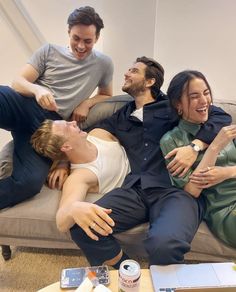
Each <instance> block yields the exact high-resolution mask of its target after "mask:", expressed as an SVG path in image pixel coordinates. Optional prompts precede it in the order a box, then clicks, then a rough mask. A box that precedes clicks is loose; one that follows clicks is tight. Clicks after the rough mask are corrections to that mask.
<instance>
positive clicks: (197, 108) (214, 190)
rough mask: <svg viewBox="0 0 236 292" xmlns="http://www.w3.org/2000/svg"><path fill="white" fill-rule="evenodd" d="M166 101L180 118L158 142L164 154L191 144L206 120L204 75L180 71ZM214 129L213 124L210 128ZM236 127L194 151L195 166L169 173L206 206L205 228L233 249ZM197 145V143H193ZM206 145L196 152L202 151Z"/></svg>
mask: <svg viewBox="0 0 236 292" xmlns="http://www.w3.org/2000/svg"><path fill="white" fill-rule="evenodd" d="M167 93H168V96H169V98H170V102H171V104H172V106H173V108H174V109H175V110H177V112H178V113H179V115H180V116H181V118H182V119H181V120H180V122H179V125H178V126H177V127H175V128H174V129H173V130H171V131H170V132H168V133H166V134H165V135H164V136H163V137H162V139H161V149H162V152H163V154H164V155H167V154H168V153H169V152H170V151H172V150H173V149H175V148H177V147H181V146H184V145H191V144H192V145H193V143H192V140H193V139H194V137H195V135H196V133H197V132H198V131H199V129H200V127H201V124H204V123H205V122H207V120H208V112H209V111H210V110H211V102H212V95H211V89H210V86H209V84H208V82H207V80H206V78H205V76H204V75H203V74H202V73H200V72H198V71H183V72H180V73H179V74H177V75H176V76H175V77H174V78H173V79H172V81H171V82H170V85H169V88H168V90H167ZM212 126H214V125H212ZM235 138H236V125H231V126H227V127H224V128H222V129H221V131H220V132H219V134H218V135H217V136H216V138H215V139H214V140H213V142H212V143H211V144H210V145H209V147H208V149H207V150H206V151H205V153H204V151H199V149H198V150H196V146H197V145H194V146H193V147H192V149H193V152H195V156H196V163H195V164H193V166H192V169H190V170H189V171H188V172H187V173H186V174H185V175H182V176H175V175H173V174H172V173H170V177H171V180H172V184H173V185H175V186H177V187H179V188H183V189H184V190H185V191H187V192H188V193H190V194H191V195H192V196H193V197H196V198H197V197H199V196H200V195H201V194H202V195H203V196H202V197H200V200H202V199H204V200H205V203H206V207H207V208H206V215H205V219H206V221H207V224H208V226H209V227H210V228H211V230H212V231H213V232H214V234H215V235H217V236H218V237H219V238H220V239H222V240H223V241H224V242H226V243H227V244H230V245H232V246H234V247H236V233H235V232H232V230H235V228H236V216H235V211H236V192H235V190H236V145H235V142H234V141H233V139H235ZM197 142H198V143H200V142H201V141H197ZM206 146H207V145H206V144H205V145H204V147H203V148H201V149H200V150H203V149H205V148H206Z"/></svg>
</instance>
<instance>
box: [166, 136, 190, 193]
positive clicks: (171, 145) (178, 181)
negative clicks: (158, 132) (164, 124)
mask: <svg viewBox="0 0 236 292" xmlns="http://www.w3.org/2000/svg"><path fill="white" fill-rule="evenodd" d="M171 133H172V131H169V132H167V133H166V134H165V135H164V136H163V137H162V138H161V141H160V147H161V151H162V153H163V156H164V157H165V156H166V155H167V154H168V153H169V152H170V151H171V150H173V149H175V148H177V147H179V146H178V145H177V143H176V142H175V139H174V138H173V137H172V134H171ZM172 159H173V158H171V159H165V162H166V165H167V164H168V163H169V162H171V160H172ZM191 173H192V170H189V171H188V172H187V174H186V175H185V176H183V177H178V176H172V175H171V173H170V172H169V176H170V180H171V183H172V185H173V186H176V187H177V188H181V189H183V188H184V186H185V185H186V184H187V183H188V181H189V176H190V174H191Z"/></svg>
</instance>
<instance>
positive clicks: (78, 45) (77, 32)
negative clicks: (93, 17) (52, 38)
mask: <svg viewBox="0 0 236 292" xmlns="http://www.w3.org/2000/svg"><path fill="white" fill-rule="evenodd" d="M69 37H70V48H71V51H72V53H73V54H74V56H75V58H76V59H78V60H83V59H85V58H86V57H87V56H88V55H89V54H90V53H91V51H92V49H93V46H94V44H95V43H96V42H97V40H98V36H97V35H96V27H95V25H93V24H91V25H83V24H77V25H74V26H72V28H71V29H70V30H69Z"/></svg>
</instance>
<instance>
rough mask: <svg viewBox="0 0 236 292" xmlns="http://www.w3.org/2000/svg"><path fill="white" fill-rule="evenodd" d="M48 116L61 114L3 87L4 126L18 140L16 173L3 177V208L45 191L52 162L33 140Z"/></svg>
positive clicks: (0, 101) (0, 118) (1, 125)
mask: <svg viewBox="0 0 236 292" xmlns="http://www.w3.org/2000/svg"><path fill="white" fill-rule="evenodd" d="M45 119H52V120H58V119H61V117H60V116H59V115H58V114H57V113H56V112H50V111H47V110H44V109H43V108H41V107H40V106H39V105H38V103H37V102H36V100H35V99H34V98H32V97H25V96H22V95H20V94H18V93H17V92H15V91H14V90H12V89H11V88H10V87H7V86H0V128H2V129H5V130H8V131H11V133H12V136H13V140H14V152H13V172H12V175H11V176H10V177H7V178H4V179H2V180H0V209H3V208H6V207H10V206H13V205H15V204H17V203H19V202H22V201H23V200H25V199H28V198H30V197H32V196H34V195H36V194H37V193H38V192H39V191H40V190H41V188H42V185H43V184H44V182H45V180H46V178H47V175H48V171H49V168H50V166H51V161H50V160H49V159H46V158H43V157H41V156H39V155H38V154H37V153H36V152H35V151H34V150H33V148H32V146H31V145H30V142H29V141H30V137H31V135H32V134H33V132H34V131H35V130H36V129H37V128H38V127H39V126H40V124H41V123H42V122H43V121H44V120H45Z"/></svg>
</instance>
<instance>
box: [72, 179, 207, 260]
mask: <svg viewBox="0 0 236 292" xmlns="http://www.w3.org/2000/svg"><path fill="white" fill-rule="evenodd" d="M96 204H98V205H99V206H102V207H105V208H111V209H112V213H111V214H110V216H111V217H112V219H113V220H114V221H115V226H114V228H113V234H115V233H119V232H122V231H125V230H128V229H130V228H132V227H134V226H136V225H138V224H140V223H143V222H147V221H149V222H150V229H149V232H148V235H147V238H146V239H145V241H144V246H145V249H146V251H147V253H148V255H149V263H150V264H159V265H166V264H174V263H182V262H183V260H184V254H185V253H186V252H188V251H189V250H190V244H191V241H192V239H193V237H194V234H195V233H196V231H197V228H198V226H199V224H200V222H201V220H202V218H203V214H204V209H205V208H204V203H203V201H202V200H201V199H200V200H198V199H195V198H193V197H192V196H190V195H189V194H188V193H186V192H184V191H183V190H179V189H177V188H168V189H163V188H150V189H146V190H142V189H141V187H140V185H139V184H136V185H135V186H133V187H132V188H129V189H125V188H118V189H115V190H113V191H111V192H109V193H108V194H106V195H105V196H103V197H102V198H101V199H99V200H98V201H97V202H96ZM70 232H71V236H72V239H73V240H74V241H75V243H76V244H77V245H78V246H79V247H80V248H81V249H82V251H83V252H84V253H85V255H86V257H87V259H88V261H89V262H90V264H91V265H100V264H102V263H104V262H105V261H106V260H109V259H112V258H114V257H115V256H116V255H117V254H118V253H119V252H120V250H121V247H120V245H119V244H118V242H117V240H116V239H115V238H114V236H112V235H109V236H99V241H94V240H92V239H91V238H89V237H88V236H87V235H86V233H85V232H84V231H83V230H82V229H81V228H80V227H79V226H78V225H76V224H75V225H74V226H73V227H72V228H71V230H70Z"/></svg>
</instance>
